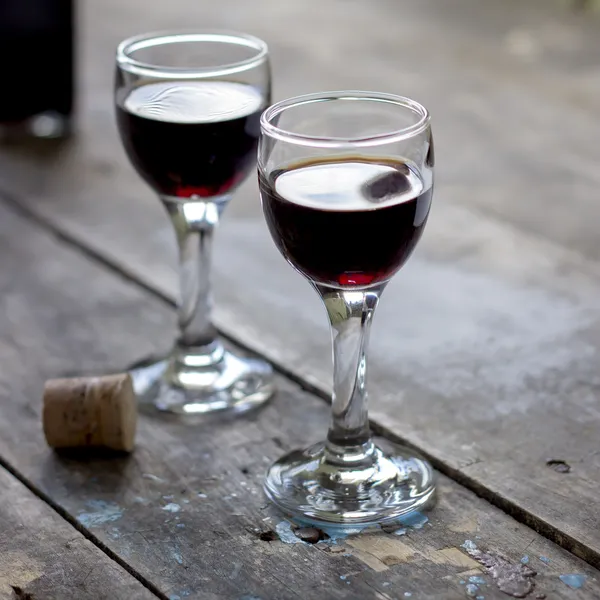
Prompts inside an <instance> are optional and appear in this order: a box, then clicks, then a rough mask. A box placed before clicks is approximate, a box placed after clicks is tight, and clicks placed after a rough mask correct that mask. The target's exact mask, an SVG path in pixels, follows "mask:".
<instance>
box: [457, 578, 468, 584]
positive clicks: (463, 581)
mask: <svg viewBox="0 0 600 600" xmlns="http://www.w3.org/2000/svg"><path fill="white" fill-rule="evenodd" d="M458 583H460V585H465V583H467V582H466V581H465V580H464V579H461V580H460V581H459V582H458Z"/></svg>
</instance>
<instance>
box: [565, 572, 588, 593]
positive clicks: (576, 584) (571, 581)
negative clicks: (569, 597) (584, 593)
mask: <svg viewBox="0 0 600 600" xmlns="http://www.w3.org/2000/svg"><path fill="white" fill-rule="evenodd" d="M559 579H560V580H561V581H562V582H563V583H564V584H565V585H568V586H569V587H570V588H571V589H573V590H578V589H579V588H581V587H583V584H584V583H585V582H586V579H587V576H586V575H576V574H574V573H571V574H569V575H561V576H560V577H559Z"/></svg>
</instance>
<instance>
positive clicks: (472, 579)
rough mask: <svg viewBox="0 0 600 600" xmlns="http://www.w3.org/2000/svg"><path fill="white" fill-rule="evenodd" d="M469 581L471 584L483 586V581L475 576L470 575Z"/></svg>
mask: <svg viewBox="0 0 600 600" xmlns="http://www.w3.org/2000/svg"><path fill="white" fill-rule="evenodd" d="M469 581H470V582H471V583H476V584H477V585H484V584H485V579H484V578H483V577H478V576H477V575H471V577H469Z"/></svg>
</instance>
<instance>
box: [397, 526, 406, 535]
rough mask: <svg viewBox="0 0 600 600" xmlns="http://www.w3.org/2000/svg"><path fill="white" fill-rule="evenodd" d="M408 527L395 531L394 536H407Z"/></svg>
mask: <svg viewBox="0 0 600 600" xmlns="http://www.w3.org/2000/svg"><path fill="white" fill-rule="evenodd" d="M406 531H407V529H406V527H401V528H400V529H396V531H394V535H406Z"/></svg>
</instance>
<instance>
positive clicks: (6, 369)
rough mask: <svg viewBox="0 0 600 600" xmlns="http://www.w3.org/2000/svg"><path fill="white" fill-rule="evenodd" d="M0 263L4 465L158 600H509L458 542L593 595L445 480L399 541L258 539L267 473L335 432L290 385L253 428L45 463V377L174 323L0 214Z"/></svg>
mask: <svg viewBox="0 0 600 600" xmlns="http://www.w3.org/2000/svg"><path fill="white" fill-rule="evenodd" d="M0 251H1V252H0V255H1V256H2V263H3V264H2V269H1V270H0V310H1V311H2V314H3V315H4V318H3V319H2V321H1V323H0V352H1V358H2V360H1V361H0V364H1V365H2V368H1V369H0V390H1V392H0V394H1V396H0V400H1V402H2V407H3V410H2V419H1V420H0V457H1V459H2V461H4V462H5V463H6V464H8V465H10V467H11V468H12V469H14V470H15V471H16V472H18V473H20V476H21V477H23V478H24V479H25V480H26V481H28V482H29V485H30V486H31V487H32V489H34V490H36V491H37V493H38V494H39V495H40V496H42V497H44V498H48V499H49V500H50V501H51V502H52V503H54V504H55V506H56V507H57V509H58V510H60V511H62V512H63V513H64V514H66V515H70V518H72V519H74V520H76V521H77V523H78V525H79V526H80V527H81V528H82V530H84V531H85V532H86V536H87V537H88V539H89V540H91V541H92V542H93V543H96V544H98V545H99V546H100V547H101V548H103V549H104V548H105V549H107V551H108V552H109V553H113V555H114V556H116V557H118V558H119V559H120V560H121V561H123V562H124V563H126V564H127V565H129V568H130V569H131V571H132V572H134V573H136V574H137V575H138V576H139V577H140V578H141V579H142V580H143V581H144V582H146V584H147V585H149V586H152V589H155V590H157V593H158V594H159V595H160V597H161V598H163V599H164V598H172V599H174V600H176V599H177V598H179V599H181V598H201V599H211V600H212V599H215V600H216V599H219V600H220V599H229V598H231V599H236V600H241V599H242V598H245V599H246V600H248V599H249V598H262V599H263V600H270V599H273V600H287V599H288V598H290V599H292V598H297V597H302V598H306V599H313V598H314V599H315V600H317V599H321V598H323V597H324V596H323V594H324V590H326V597H327V598H331V599H335V598H340V599H341V598H356V599H357V600H358V599H360V600H368V599H371V598H378V599H382V600H393V599H396V598H404V597H408V596H406V593H409V594H412V597H413V598H415V599H421V598H423V599H425V598H440V600H441V599H444V600H446V599H450V600H454V599H459V598H464V597H465V594H466V585H467V584H468V583H469V577H482V578H483V579H484V580H485V584H483V585H481V586H480V592H481V595H484V596H485V598H488V599H490V598H491V599H496V600H499V599H501V598H505V597H506V596H505V595H504V594H503V593H502V592H501V591H500V590H499V589H498V588H497V586H496V585H495V583H494V581H493V580H492V578H491V576H489V575H487V574H486V573H484V570H483V568H482V567H481V566H480V565H479V564H478V563H477V562H475V561H474V560H473V559H472V558H470V557H469V556H468V554H467V552H466V550H465V549H464V548H462V545H463V544H464V543H465V542H466V540H471V541H473V542H474V543H476V544H477V545H478V546H479V547H481V548H483V549H485V550H488V551H492V552H495V553H500V554H502V555H505V556H506V557H507V558H508V559H509V560H510V561H511V563H512V564H514V565H518V564H519V562H520V560H521V559H522V557H523V556H525V555H527V556H529V558H530V562H529V565H530V566H531V567H532V568H534V569H535V570H536V571H537V572H538V575H537V576H536V577H535V579H534V580H535V582H536V588H535V594H538V593H540V594H541V593H543V594H546V595H547V597H548V598H591V597H594V596H595V595H598V594H600V579H599V573H598V571H596V570H595V569H593V568H592V567H590V566H589V565H587V564H586V563H584V562H583V561H581V560H579V559H577V558H575V557H574V556H572V555H571V554H569V553H568V552H567V551H566V550H564V549H562V548H560V547H559V546H557V545H556V544H554V543H552V542H550V541H549V540H547V539H545V538H543V537H542V536H540V535H538V534H536V533H535V532H533V531H532V530H531V529H529V528H527V527H526V526H525V525H522V524H520V523H517V522H516V521H514V520H513V519H512V518H510V517H509V516H507V515H506V514H504V513H503V512H501V511H500V510H499V509H497V508H495V507H493V506H491V505H489V504H488V503H487V502H486V501H484V500H482V499H479V498H477V497H476V496H475V495H474V494H473V493H472V492H470V491H468V490H466V489H464V488H462V487H461V486H459V485H458V484H457V483H455V482H453V481H451V480H449V479H447V478H445V477H442V478H441V481H440V488H441V502H440V505H439V506H438V507H437V508H436V509H435V511H434V512H432V513H431V514H430V515H429V522H428V523H426V524H425V525H424V526H423V527H422V528H421V529H410V528H409V530H408V531H407V533H406V534H405V535H404V536H398V535H394V534H391V533H384V532H379V533H376V534H368V535H360V536H357V537H350V538H347V539H343V540H340V542H339V544H338V545H340V546H341V547H342V548H343V551H342V552H331V549H330V548H329V549H326V548H319V547H316V546H311V545H307V544H286V543H283V542H282V541H280V540H278V539H277V538H276V539H275V540H273V541H265V540H263V539H261V534H269V532H272V531H273V530H276V529H277V526H278V524H280V523H281V522H282V521H283V520H284V519H283V518H282V517H281V516H280V515H277V513H275V512H274V511H273V510H272V509H271V508H270V507H269V506H268V505H267V504H266V502H265V499H264V497H263V495H262V492H261V490H260V485H261V480H262V476H263V473H264V469H265V467H266V465H267V464H268V463H269V462H271V461H272V460H273V459H274V458H276V457H277V456H279V455H280V454H281V453H282V452H284V451H285V450H287V449H290V448H292V447H296V446H299V445H304V444H307V443H311V442H313V441H316V440H318V439H319V438H321V437H322V436H323V434H324V431H325V428H326V424H327V419H328V406H327V405H326V403H325V402H323V401H322V400H320V399H318V398H316V397H314V396H312V395H310V394H309V393H307V392H303V391H302V390H301V389H300V388H299V387H298V386H297V385H296V384H293V383H291V382H289V381H287V380H286V379H284V378H283V377H279V378H278V386H279V390H280V391H279V394H278V397H277V398H276V400H275V401H274V402H273V403H272V404H271V405H270V406H268V407H267V408H266V409H265V410H263V411H261V412H259V413H258V414H255V415H253V416H251V417H249V418H247V419H243V420H236V421H230V422H228V423H221V424H219V425H218V426H216V425H215V423H207V424H205V425H200V424H194V423H192V422H189V421H179V420H177V419H164V418H162V417H160V418H157V416H156V415H153V414H151V413H150V414H143V415H142V416H141V419H140V424H139V429H138V439H137V447H136V449H135V451H134V453H133V454H132V455H131V456H123V455H121V456H110V455H106V454H85V455H81V454H79V455H77V454H73V453H56V452H54V451H52V450H51V449H49V448H48V447H47V446H46V444H45V442H44V439H43V435H42V431H41V428H40V412H41V394H42V389H43V382H44V380H45V378H47V377H53V376H57V375H64V374H73V373H74V372H75V373H88V372H95V373H102V372H114V371H115V370H117V369H118V367H120V366H122V365H123V364H127V363H128V362H134V361H136V360H138V359H139V357H140V356H141V355H146V354H151V353H155V352H160V351H161V350H162V349H163V344H164V343H165V342H167V341H168V338H169V333H170V332H171V330H172V326H173V320H174V315H173V314H172V311H171V310H170V309H169V308H168V307H167V306H166V305H165V303H164V302H161V301H158V300H157V299H155V298H154V297H152V296H151V295H149V294H148V293H147V292H145V291H144V290H142V289H140V288H138V287H135V286H134V285H132V284H131V283H130V282H128V281H126V280H124V279H122V278H119V277H118V276H116V275H114V274H112V273H110V272H108V271H106V270H105V269H104V268H102V267H101V266H99V265H98V264H95V263H94V262H92V261H90V260H88V259H87V258H85V257H83V256H81V254H80V253H78V252H76V250H74V249H72V248H70V247H68V246H67V245H66V244H64V243H63V242H61V241H59V240H57V239H56V238H54V237H53V236H52V235H51V234H49V233H48V232H46V231H44V230H42V229H40V228H38V227H37V226H35V225H34V224H32V223H31V222H29V221H27V220H26V219H25V218H23V217H22V216H20V215H18V214H17V213H16V212H15V211H13V210H12V209H9V208H7V207H6V206H5V205H3V204H0ZM0 489H2V502H0V506H2V505H3V504H4V503H5V502H4V501H5V499H6V496H5V495H4V488H3V487H0ZM23 494H24V495H25V496H26V495H27V494H29V492H27V493H25V492H23ZM9 500H10V497H9ZM10 514H11V513H9V515H10ZM12 520H14V518H11V521H12ZM279 526H280V527H281V525H279ZM72 533H73V537H76V536H77V535H78V534H77V533H76V532H75V531H73V532H72ZM5 537H7V531H6V530H5V529H2V534H1V535H0V538H1V539H2V540H3V541H2V543H3V544H6V543H7V541H6V540H5V539H4V538H5ZM263 537H264V536H263ZM32 543H33V542H32ZM0 564H1V563H0ZM569 573H575V574H582V575H586V576H587V580H586V582H585V584H584V587H583V588H582V589H581V590H572V589H570V588H569V587H567V586H566V585H565V584H564V583H562V581H560V579H559V576H560V575H562V574H569ZM461 581H463V582H464V583H463V584H461V583H460V582H461ZM114 583H115V585H117V584H118V583H119V581H118V580H115V582H114ZM128 594H129V590H128V589H126V588H123V589H122V590H121V589H120V588H119V591H118V592H116V591H115V592H114V595H113V596H111V597H112V598H115V599H117V600H121V598H122V599H123V600H126V599H128V598H129V597H130V596H129V595H128ZM531 596H532V597H535V595H534V594H533V593H532V595H531ZM34 597H36V598H37V596H34ZM47 597H52V595H51V594H50V595H47V596H45V595H43V594H41V595H40V596H39V599H40V600H41V599H43V598H47ZM58 597H60V596H58Z"/></svg>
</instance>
